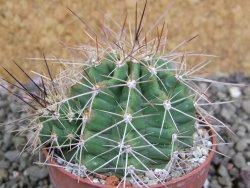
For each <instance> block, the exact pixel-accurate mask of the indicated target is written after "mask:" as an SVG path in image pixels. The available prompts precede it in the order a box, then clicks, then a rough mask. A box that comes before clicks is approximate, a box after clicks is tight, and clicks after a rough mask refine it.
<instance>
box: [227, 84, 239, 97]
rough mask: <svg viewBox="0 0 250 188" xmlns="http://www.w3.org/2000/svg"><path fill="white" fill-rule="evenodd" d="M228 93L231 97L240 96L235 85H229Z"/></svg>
mask: <svg viewBox="0 0 250 188" xmlns="http://www.w3.org/2000/svg"><path fill="white" fill-rule="evenodd" d="M229 93H230V96H231V97H232V98H239V97H240V96H241V90H240V88H239V87H235V86H232V87H230V88H229Z"/></svg>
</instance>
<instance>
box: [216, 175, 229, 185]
mask: <svg viewBox="0 0 250 188" xmlns="http://www.w3.org/2000/svg"><path fill="white" fill-rule="evenodd" d="M218 182H219V184H221V185H222V186H223V187H224V186H228V187H232V182H231V178H230V177H229V176H226V177H219V178H218Z"/></svg>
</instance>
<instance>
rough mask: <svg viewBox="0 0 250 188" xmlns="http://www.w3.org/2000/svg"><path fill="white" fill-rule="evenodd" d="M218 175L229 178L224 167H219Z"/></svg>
mask: <svg viewBox="0 0 250 188" xmlns="http://www.w3.org/2000/svg"><path fill="white" fill-rule="evenodd" d="M218 173H219V175H220V176H222V177H225V176H229V175H228V170H227V168H226V167H225V166H224V165H220V166H219V168H218Z"/></svg>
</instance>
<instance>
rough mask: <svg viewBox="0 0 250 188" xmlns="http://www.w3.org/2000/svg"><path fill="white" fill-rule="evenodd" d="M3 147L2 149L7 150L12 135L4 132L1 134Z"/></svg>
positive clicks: (10, 143)
mask: <svg viewBox="0 0 250 188" xmlns="http://www.w3.org/2000/svg"><path fill="white" fill-rule="evenodd" d="M3 144H4V145H3V147H4V150H7V149H8V148H9V147H10V146H11V145H12V135H11V134H8V133H5V134H4V136H3Z"/></svg>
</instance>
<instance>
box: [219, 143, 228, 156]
mask: <svg viewBox="0 0 250 188" xmlns="http://www.w3.org/2000/svg"><path fill="white" fill-rule="evenodd" d="M217 149H218V151H219V152H221V153H223V154H224V155H228V153H229V150H230V149H229V147H228V145H225V144H223V145H218V146H217Z"/></svg>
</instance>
